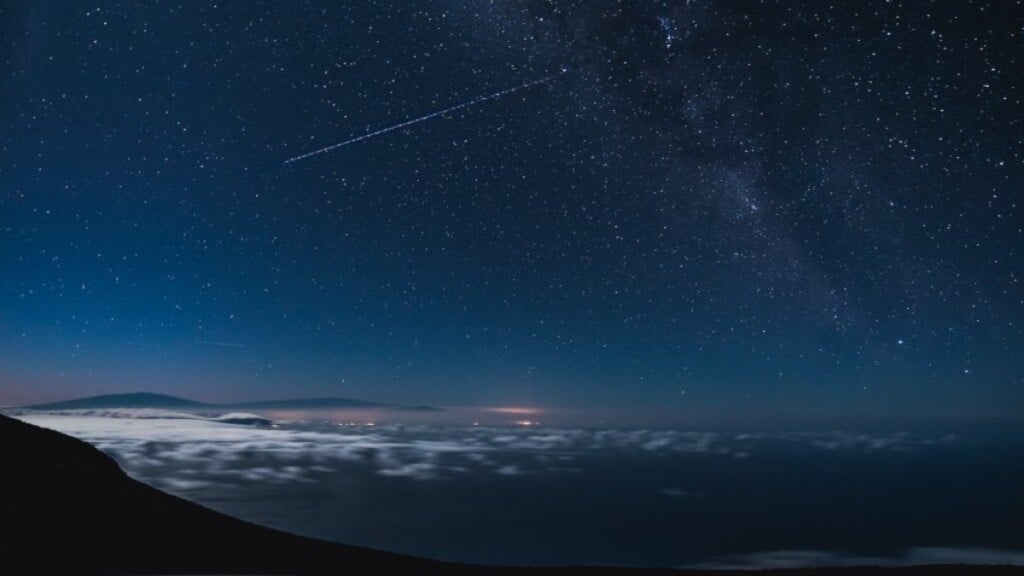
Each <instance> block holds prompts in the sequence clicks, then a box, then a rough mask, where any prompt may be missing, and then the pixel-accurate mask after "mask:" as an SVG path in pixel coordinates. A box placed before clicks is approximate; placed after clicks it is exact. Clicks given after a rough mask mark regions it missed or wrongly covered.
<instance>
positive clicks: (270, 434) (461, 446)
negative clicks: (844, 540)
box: [19, 409, 956, 494]
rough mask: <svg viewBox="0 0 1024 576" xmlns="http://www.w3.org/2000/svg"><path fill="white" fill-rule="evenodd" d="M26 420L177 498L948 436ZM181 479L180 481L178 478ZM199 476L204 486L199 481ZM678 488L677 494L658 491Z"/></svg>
mask: <svg viewBox="0 0 1024 576" xmlns="http://www.w3.org/2000/svg"><path fill="white" fill-rule="evenodd" d="M19 417H20V418H22V419H23V420H25V421H27V422H30V423H33V424H37V425H40V426H44V427H47V428H53V429H55V430H58V431H61V432H65V433H67V434H70V435H72V436H76V437H78V438H82V439H84V440H86V441H88V442H90V443H91V444H93V445H95V446H97V447H98V448H99V449H101V450H103V451H104V452H106V453H108V454H110V455H111V456H113V457H114V458H116V459H117V460H118V461H119V462H121V463H122V464H123V465H124V466H125V467H126V468H127V469H128V470H129V471H130V472H131V471H135V472H140V473H141V474H142V475H143V476H146V474H145V473H144V471H145V470H146V469H147V468H164V467H167V466H170V465H173V472H174V473H172V474H161V475H159V477H156V478H155V479H154V481H155V482H156V483H157V484H161V485H162V486H163V487H166V488H169V489H171V490H173V491H188V490H189V489H193V488H200V487H204V486H206V485H208V484H209V483H211V482H228V483H233V482H240V481H248V482H268V483H284V482H310V481H312V480H311V476H315V474H316V473H317V472H321V471H329V470H333V469H336V468H337V467H339V466H345V465H349V464H352V463H360V464H363V465H369V466H371V467H372V468H373V470H374V472H375V473H376V474H379V475H381V476H388V477H406V478H413V479H417V480H440V479H444V478H446V477H450V476H452V475H458V474H465V473H472V472H475V473H480V472H486V473H494V474H499V475H503V476H516V475H522V474H538V473H544V472H546V471H552V470H554V471H565V470H572V469H573V463H574V462H575V461H577V460H578V459H580V458H581V457H584V456H587V455H594V454H616V453H619V454H621V453H646V454H653V455H662V456H668V455H672V454H702V455H710V456H716V457H722V458H748V457H750V456H751V455H753V454H756V453H759V452H763V451H766V450H776V451H777V450H789V451H817V452H837V451H845V452H860V453H871V452H899V451H912V450H917V449H921V448H923V447H927V446H929V445H933V444H938V443H949V442H955V441H956V438H955V437H952V436H948V437H938V438H930V437H922V436H916V435H911V434H906V433H895V434H887V435H872V434H860V433H850V432H843V431H834V432H817V433H805V434H799V433H798V434H794V433H785V434H783V433H780V434H749V433H720V432H701V431H678V430H644V429H641V430H591V429H579V428H577V429H561V428H537V427H532V426H520V427H501V428H491V427H479V426H474V427H449V426H432V425H413V426H407V425H397V424H391V425H372V424H351V423H349V424H343V425H341V424H330V423H324V422H320V423H309V422H289V423H282V424H275V423H273V422H272V421H271V420H269V419H267V418H265V417H262V416H258V415H255V414H241V413H238V414H234V413H233V414H225V415H218V416H201V415H196V414H190V413H184V412H170V411H161V410H142V409H140V410H131V409H120V410H115V409H108V410H70V411H59V412H23V413H21V414H20V415H19ZM182 475H184V477H182ZM199 478H202V480H200V479H199ZM679 492H685V491H684V490H682V489H679V488H672V489H669V490H667V491H665V493H666V494H677V493H679Z"/></svg>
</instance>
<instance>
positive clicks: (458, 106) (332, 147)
mask: <svg viewBox="0 0 1024 576" xmlns="http://www.w3.org/2000/svg"><path fill="white" fill-rule="evenodd" d="M566 72H568V69H565V68H563V69H562V71H561V72H559V73H558V74H552V75H550V76H545V77H544V78H541V79H539V80H534V81H532V82H527V83H526V84H521V85H519V86H515V87H512V88H508V89H505V90H502V91H501V92H495V93H494V94H488V95H486V96H480V97H479V98H475V99H473V100H470V101H469V102H463V103H462V104H456V105H455V106H451V107H449V108H445V109H444V110H438V111H436V112H431V113H430V114H427V115H425V116H420V117H419V118H413V119H411V120H406V121H405V122H402V123H401V124H395V125H394V126H388V127H387V128H381V129H380V130H374V131H373V132H367V133H366V134H363V135H362V136H356V137H355V138H350V139H348V140H345V141H344V142H338V143H337V144H331V145H330V146H324V147H323V148H320V149H318V150H313V151H312V152H306V153H305V154H301V155H299V156H295V157H294V158H289V159H287V160H285V161H284V163H285V164H291V163H292V162H298V161H299V160H305V159H306V158H310V157H312V156H319V155H320V154H324V153H326V152H330V151H331V150H336V149H338V148H342V147H345V146H348V145H349V144H355V143H356V142H362V141H363V140H369V139H370V138H373V137H374V136H380V135H382V134H387V133H388V132H391V131H392V130H399V129H401V128H405V127H406V126H412V125H413V124H419V123H420V122H425V121H427V120H430V119H431V118H436V117H438V116H444V115H445V114H451V113H452V112H455V111H457V110H462V109H463V108H469V107H470V106H476V105H477V104H482V103H484V102H487V101H488V100H496V99H498V98H501V97H502V96H508V95H509V94H511V93H513V92H518V91H520V90H525V89H527V88H530V87H532V86H537V85H539V84H544V83H546V82H550V81H552V80H554V79H555V78H557V77H559V76H561V75H562V74H565V73H566Z"/></svg>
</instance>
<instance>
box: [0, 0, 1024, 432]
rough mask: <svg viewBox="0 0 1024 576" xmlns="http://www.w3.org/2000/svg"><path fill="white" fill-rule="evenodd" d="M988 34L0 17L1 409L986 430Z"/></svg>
mask: <svg viewBox="0 0 1024 576" xmlns="http://www.w3.org/2000/svg"><path fill="white" fill-rule="evenodd" d="M1022 16H1024V5H1022V4H1021V2H1019V1H1012V0H1005V1H998V2H970V1H962V2H960V1H958V2H947V1H940V2H896V1H894V2H871V3H868V2H859V1H851V2H839V3H831V4H826V3H823V2H761V3H754V2H726V1H722V2H709V3H698V2H683V1H678V2H667V1H666V2H654V1H650V2H639V1H637V2H612V1H588V0H579V1H575V2H573V1H566V2H547V1H521V2H515V1H512V0H493V1H489V2H485V1H482V0H458V1H455V0H451V1H429V2H428V1H425V0H400V1H395V2H388V1H379V2H370V1H366V2H350V3H345V4H342V3H339V2H312V1H306V2H276V1H275V2H269V1H268V2H255V1H254V2H244V3H243V2H230V3H228V2H226V3H212V2H166V1H154V0H147V1H141V0H132V1H130V2H127V1H126V2H115V1H107V0H99V1H92V2H89V3H81V2H74V1H63V0H61V1H57V0H31V1H29V0H14V1H13V2H12V1H7V2H4V3H3V4H2V5H0V70H2V73H0V405H2V404H10V403H19V402H29V401H37V400H49V399H58V398H64V397H69V396H81V395H85V394H93V393H102V392H124V391H135V390H148V391H155V392H164V393H170V394H177V395H182V396H189V397H193V398H197V399H200V400H211V401H219V400H243V399H264V398H281V397H297V396H323V395H338V396H349V397H356V398H363V399H367V400H378V401H386V402H403V403H424V404H432V405H443V406H445V405H447V406H451V405H454V406H473V405H484V406H487V405H526V406H539V407H570V406H571V407H582V408H586V409H593V410H595V411H605V412H607V411H620V412H623V413H629V414H634V415H638V416H639V417H641V418H642V417H644V416H645V415H648V414H655V413H657V414H661V415H665V414H668V415H669V416H670V420H671V419H672V418H675V419H676V421H677V422H679V423H680V424H683V423H686V422H688V421H690V420H688V419H692V418H697V417H700V418H704V419H706V420H709V421H715V420H716V419H718V420H725V419H731V420H739V421H744V420H750V419H779V420H786V419H791V418H798V417H804V416H807V417H831V416H837V415H839V416H843V417H849V418H853V419H861V420H867V419H873V418H888V417H896V418H907V417H913V418H964V417H970V418H976V417H992V416H1019V415H1020V406H1022V405H1024V285H1022V283H1021V280H1022V276H1024V214H1022V206H1021V203H1022V201H1024V199H1022V183H1024V163H1022V161H1024V158H1022V153H1024V125H1022V124H1024V122H1022V118H1024V103H1022V101H1021V99H1022V86H1021V83H1022V81H1024V62H1022V59H1024V48H1022V43H1024V28H1022V27H1021V25H1022V22H1024V18H1022ZM563 71H564V72H563ZM552 75H554V77H553V78H551V79H550V80H549V81H546V82H542V83H539V84H536V85H533V86H530V87H525V88H523V89H521V90H518V91H515V92H513V93H510V94H507V95H504V96H502V97H499V98H495V99H492V100H488V101H486V102H480V103H478V104H476V105H473V106H468V107H465V108H462V109H460V110H457V111H454V112H453V113H450V114H447V115H443V116H438V117H435V118H432V119H429V120H426V121H424V122H421V123H417V124H414V125H410V126H407V127H405V128H402V129H399V130H394V131H391V132H387V133H384V134H381V135H379V136H376V137H373V138H369V139H366V140H363V141H360V142H357V143H354V144H352V145H349V146H344V147H341V148H338V149H335V150H332V151H330V152H327V153H324V154H320V155H316V156H312V157H309V158H305V159H302V160H299V161H296V162H293V163H289V164H285V161H286V160H287V159H289V158H293V157H296V156H299V155H301V154H305V153H307V152H311V151H313V150H316V149H319V148H321V147H324V146H329V145H331V144H334V143H337V142H342V141H345V140H348V139H350V138H354V137H358V136H360V135H362V134H365V133H368V132H373V131H375V130H378V129H381V128H385V127H388V126H392V125H396V124H399V123H401V122H404V121H406V120H409V119H411V118H416V117H420V116H423V115H426V114H429V113H431V112H434V111H437V110H442V109H445V108H448V107H450V106H455V105H458V104H460V103H465V102H469V101H472V100H474V99H476V98H479V97H482V96H486V95H488V94H493V93H497V92H500V91H503V90H507V89H510V88H514V87H518V86H522V85H524V84H527V83H530V82H534V81H537V80H540V79H543V78H546V77H548V76H552Z"/></svg>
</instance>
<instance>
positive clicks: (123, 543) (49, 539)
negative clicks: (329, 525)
mask: <svg viewBox="0 0 1024 576" xmlns="http://www.w3.org/2000/svg"><path fill="white" fill-rule="evenodd" d="M438 529H439V530H443V527H438ZM0 572H2V573H4V574H24V575H33V574H48V575H52V574H67V575H75V574H97V575H99V574H103V575H118V574H290V575H296V576H301V575H310V576H314V575H328V574H337V575H361V574H384V573H387V574H428V575H429V574H446V575H454V576H460V575H470V574H473V575H476V574H498V575H519V574H521V575H524V576H525V575H537V576H541V575H554V574H602V575H608V576H624V575H626V574H648V575H654V574H666V575H668V574H673V575H677V576H689V575H696V574H716V575H724V574H730V572H705V571H671V570H630V569H613V568H608V569H605V568H550V569H527V568H518V569H506V568H496V567H482V566H468V565H457V564H444V563H439V562H433V561H429V560H423V559H417V558H411V557H408V556H401V555H397V554H390V553H386V552H378V551H374V550H368V549H365V548H359V547H354V546H347V545H343V544H335V543H330V542H324V541H319V540H313V539H309V538H302V537H299V536H294V535H290V534H286V533H284V532H279V531H276V530H270V529H267V528H262V527H259V526H256V525H253V524H250V523H247V522H243V521H241V520H237V519H234V518H231V517H228V516H225V515H223V514H219V513H217V512H214V511H212V510H209V509H206V508H203V507H202V506H199V505H197V504H193V503H191V502H187V501H185V500H182V499H180V498H176V497H173V496H170V495H168V494H165V493H163V492H160V491H158V490H156V489H154V488H150V487H148V486H146V485H144V484H141V483H139V482H137V481H135V480H132V479H131V478H129V477H128V476H127V475H125V474H124V472H122V471H121V469H120V468H119V467H118V466H117V464H116V463H115V462H114V461H113V460H112V459H110V458H109V457H107V456H106V455H104V454H103V453H101V452H100V451H98V450H96V449H95V448H93V447H92V446H90V445H89V444H86V443H85V442H82V441H79V440H76V439H74V438H71V437H68V436H65V435H63V434H60V433H58V432H54V431H51V430H47V429H43V428H39V427H36V426H32V425H29V424H26V423H24V422H21V421H18V420H15V419H12V418H9V417H6V416H2V415H0ZM741 573H742V574H748V575H749V574H750V572H741ZM875 573H884V574H899V575H904V574H906V575H918V574H920V575H926V574H927V575H947V574H948V575H953V574H979V575H983V576H987V575H997V574H998V575H1002V574H1020V573H1022V571H1021V570H1020V569H1015V568H1006V567H1003V568H999V567H991V568H982V567H956V566H948V567H942V566H939V567H921V568H903V569H884V570H883V569H870V568H864V569H823V570H794V571H791V570H783V571H773V572H772V574H802V575H807V576H810V575H817V574H822V575H836V576H838V575H846V574H850V575H853V574H857V575H860V574H875Z"/></svg>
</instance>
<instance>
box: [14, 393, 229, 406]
mask: <svg viewBox="0 0 1024 576" xmlns="http://www.w3.org/2000/svg"><path fill="white" fill-rule="evenodd" d="M207 406H210V404H205V403H203V402H196V401H195V400H189V399H187V398H179V397H177V396H168V395H167V394H152V393H149V392H133V393H130V394H104V395H102V396H89V397H87V398H75V399H73V400H62V401H60V402H50V403H47V404H35V405H32V406H25V408H30V409H32V410H88V409H94V408H203V407H207Z"/></svg>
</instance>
